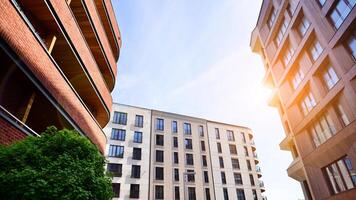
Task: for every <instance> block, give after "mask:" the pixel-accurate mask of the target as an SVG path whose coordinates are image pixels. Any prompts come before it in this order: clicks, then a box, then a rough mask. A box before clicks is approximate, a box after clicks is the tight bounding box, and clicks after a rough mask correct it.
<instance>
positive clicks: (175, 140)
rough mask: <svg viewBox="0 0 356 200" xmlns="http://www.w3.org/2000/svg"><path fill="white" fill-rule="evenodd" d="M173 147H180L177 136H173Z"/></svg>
mask: <svg viewBox="0 0 356 200" xmlns="http://www.w3.org/2000/svg"><path fill="white" fill-rule="evenodd" d="M173 147H174V148H178V138H177V137H173Z"/></svg>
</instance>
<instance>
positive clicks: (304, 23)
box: [298, 16, 310, 37]
mask: <svg viewBox="0 0 356 200" xmlns="http://www.w3.org/2000/svg"><path fill="white" fill-rule="evenodd" d="M309 26H310V22H309V20H308V19H307V18H306V17H305V16H304V17H303V18H302V19H301V20H300V23H299V25H298V32H299V34H300V36H301V37H303V36H304V35H305V34H306V33H307V30H308V28H309Z"/></svg>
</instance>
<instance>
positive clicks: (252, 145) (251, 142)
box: [250, 140, 256, 151]
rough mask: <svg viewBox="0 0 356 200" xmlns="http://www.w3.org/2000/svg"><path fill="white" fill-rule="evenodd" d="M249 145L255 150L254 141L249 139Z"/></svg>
mask: <svg viewBox="0 0 356 200" xmlns="http://www.w3.org/2000/svg"><path fill="white" fill-rule="evenodd" d="M250 145H251V148H252V151H256V144H255V141H253V140H251V141H250Z"/></svg>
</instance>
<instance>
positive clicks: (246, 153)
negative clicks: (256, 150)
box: [244, 147, 249, 156]
mask: <svg viewBox="0 0 356 200" xmlns="http://www.w3.org/2000/svg"><path fill="white" fill-rule="evenodd" d="M244 151H245V156H249V155H248V149H247V147H244Z"/></svg>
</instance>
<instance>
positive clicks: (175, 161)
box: [173, 152, 179, 164]
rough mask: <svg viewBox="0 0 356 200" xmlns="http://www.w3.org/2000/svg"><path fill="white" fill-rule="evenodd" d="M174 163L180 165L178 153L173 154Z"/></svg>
mask: <svg viewBox="0 0 356 200" xmlns="http://www.w3.org/2000/svg"><path fill="white" fill-rule="evenodd" d="M173 163H174V164H178V163H179V158H178V152H174V153H173Z"/></svg>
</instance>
